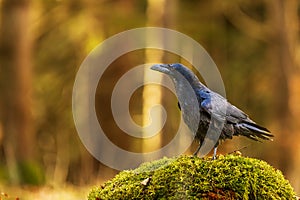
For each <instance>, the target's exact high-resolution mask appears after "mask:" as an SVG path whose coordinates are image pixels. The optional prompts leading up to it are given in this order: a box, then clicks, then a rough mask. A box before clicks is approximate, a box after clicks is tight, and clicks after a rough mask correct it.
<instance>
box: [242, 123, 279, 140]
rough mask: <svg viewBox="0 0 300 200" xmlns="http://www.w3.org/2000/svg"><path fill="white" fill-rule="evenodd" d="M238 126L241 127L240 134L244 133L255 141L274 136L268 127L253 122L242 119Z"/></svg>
mask: <svg viewBox="0 0 300 200" xmlns="http://www.w3.org/2000/svg"><path fill="white" fill-rule="evenodd" d="M239 128H241V131H240V134H241V135H244V136H246V137H248V138H250V139H252V140H255V141H259V139H263V140H272V137H274V136H273V135H272V133H271V132H270V131H269V130H268V129H266V128H264V127H262V126H259V125H257V124H255V123H253V122H248V121H244V122H242V123H241V124H239Z"/></svg>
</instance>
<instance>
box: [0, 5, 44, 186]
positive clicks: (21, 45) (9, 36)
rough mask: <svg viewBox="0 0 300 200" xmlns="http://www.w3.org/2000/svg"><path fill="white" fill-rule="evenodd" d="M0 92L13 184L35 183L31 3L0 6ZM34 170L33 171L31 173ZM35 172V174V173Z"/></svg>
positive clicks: (4, 142)
mask: <svg viewBox="0 0 300 200" xmlns="http://www.w3.org/2000/svg"><path fill="white" fill-rule="evenodd" d="M1 3H2V7H1V28H0V62H1V63H0V64H1V73H0V76H1V78H0V88H1V101H0V108H1V109H0V110H1V118H0V119H1V122H2V126H3V133H4V141H3V144H2V145H3V149H4V154H5V160H6V164H7V168H8V172H9V178H10V181H11V182H12V183H21V182H26V183H37V182H39V180H37V179H36V180H35V178H36V176H35V175H34V174H32V173H36V171H35V170H36V169H34V167H33V168H31V167H32V163H33V162H34V161H35V158H36V154H35V150H36V148H35V147H36V142H35V135H34V131H33V121H32V99H31V98H32V63H31V58H32V57H31V52H32V44H33V43H32V37H31V34H30V30H29V24H30V0H20V1H19V0H4V1H2V2H1ZM32 170H33V171H32ZM34 171H35V172H34Z"/></svg>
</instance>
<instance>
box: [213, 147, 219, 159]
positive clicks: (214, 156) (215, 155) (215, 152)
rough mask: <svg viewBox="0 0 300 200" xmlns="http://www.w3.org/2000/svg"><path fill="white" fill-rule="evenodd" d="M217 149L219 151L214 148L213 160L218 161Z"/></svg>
mask: <svg viewBox="0 0 300 200" xmlns="http://www.w3.org/2000/svg"><path fill="white" fill-rule="evenodd" d="M217 149H218V147H215V148H214V155H213V157H212V159H213V160H216V159H217Z"/></svg>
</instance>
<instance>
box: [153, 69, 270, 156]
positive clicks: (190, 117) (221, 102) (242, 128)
mask: <svg viewBox="0 0 300 200" xmlns="http://www.w3.org/2000/svg"><path fill="white" fill-rule="evenodd" d="M151 69H152V70H155V71H159V72H162V73H164V74H167V75H168V76H169V77H170V78H171V79H172V82H173V83H174V86H175V90H176V94H177V98H178V106H179V108H180V110H181V111H182V116H183V120H184V122H185V123H186V124H187V126H188V127H189V129H190V130H191V131H192V132H193V134H194V136H195V138H196V139H198V140H199V147H198V149H197V150H196V152H195V153H194V155H197V154H198V152H199V150H200V148H201V146H202V145H203V143H204V142H205V137H206V136H207V137H208V139H210V140H211V141H213V147H214V155H213V159H215V158H216V151H217V147H218V145H219V142H220V141H222V140H225V139H232V137H233V136H239V135H241V136H246V137H248V138H250V139H252V140H255V141H260V139H263V140H272V139H271V137H273V135H272V134H271V132H270V131H269V130H268V129H266V128H264V127H262V126H260V125H258V124H256V123H255V122H254V121H252V120H251V119H250V118H249V117H248V115H247V114H245V113H244V112H243V111H241V110H240V109H238V108H237V107H235V106H234V105H232V104H230V103H229V102H228V101H227V100H226V99H225V98H224V97H222V96H221V95H219V94H218V93H216V92H213V91H212V90H210V89H209V88H207V87H206V86H205V85H203V84H202V83H201V82H200V81H199V79H198V78H197V76H196V75H195V74H194V73H193V72H192V71H191V70H190V69H188V68H187V67H185V66H184V65H182V64H179V63H175V64H156V65H153V66H152V67H151ZM209 130H210V131H211V133H210V134H208V132H209ZM210 149H211V148H210Z"/></svg>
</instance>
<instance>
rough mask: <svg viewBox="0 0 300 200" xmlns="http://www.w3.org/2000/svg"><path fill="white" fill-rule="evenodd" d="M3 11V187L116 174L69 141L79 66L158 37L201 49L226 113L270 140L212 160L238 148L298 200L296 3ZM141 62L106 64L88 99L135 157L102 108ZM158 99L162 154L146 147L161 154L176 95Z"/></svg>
mask: <svg viewBox="0 0 300 200" xmlns="http://www.w3.org/2000/svg"><path fill="white" fill-rule="evenodd" d="M0 3H1V4H0V10H1V11H0V186H1V185H15V186H16V185H17V186H18V185H32V184H33V185H65V184H71V185H76V186H84V185H92V184H95V183H100V182H103V181H105V180H107V179H109V178H111V177H113V176H114V175H115V174H116V173H117V171H115V170H113V169H110V168H109V167H107V166H105V165H103V164H101V163H100V162H99V161H97V160H95V159H94V158H93V157H92V156H91V155H90V154H89V153H88V152H87V150H86V149H85V147H84V146H83V145H82V143H81V141H80V139H79V137H78V135H77V132H76V130H75V126H74V122H73V118H72V87H73V83H74V79H75V75H76V72H77V70H78V68H79V66H80V64H81V63H82V61H83V60H84V58H85V57H86V56H87V55H88V53H89V52H90V51H91V50H92V49H93V48H95V47H96V46H97V45H98V44H99V43H100V42H102V41H103V40H105V39H107V38H109V37H110V36H113V35H114V34H117V33H119V32H122V31H125V30H128V29H132V28H137V27H145V26H158V27H166V28H171V29H174V30H177V31H180V32H182V33H184V34H186V35H188V36H190V37H191V38H193V39H195V40H196V41H198V42H199V43H200V44H201V45H203V47H204V48H205V49H206V50H207V51H208V52H209V54H210V55H211V57H212V58H213V59H214V61H215V62H216V64H217V66H218V68H219V70H220V72H221V75H222V78H223V80H224V84H225V88H226V95H227V98H228V99H229V101H230V102H231V103H233V104H235V105H237V106H238V107H240V108H241V109H243V110H244V111H245V112H247V113H248V114H249V115H250V117H251V118H253V119H254V120H255V121H257V122H258V123H259V124H262V125H264V126H266V127H268V128H269V129H270V130H271V131H272V132H273V133H274V135H275V139H274V141H273V142H265V143H253V142H251V141H249V140H247V139H242V138H237V139H234V140H233V141H228V142H225V144H224V145H222V146H221V147H220V151H219V153H229V152H231V151H234V150H237V149H240V148H243V147H244V146H247V148H245V149H243V150H241V151H242V153H243V154H244V155H246V156H252V157H257V158H260V159H264V160H266V161H267V162H269V163H270V164H272V165H273V166H274V167H276V168H278V169H280V170H282V171H283V173H284V175H285V176H286V177H287V178H288V179H289V180H290V182H291V183H292V185H293V187H294V188H295V190H296V192H297V193H298V194H299V193H300V178H299V177H300V176H299V174H300V167H299V166H300V143H299V140H300V121H299V119H300V75H299V70H300V69H299V66H300V46H299V33H300V32H299V22H300V16H299V5H300V2H299V1H297V0H288V1H285V0H273V1H267V0H254V1H253V0H233V1H222V0H210V1H209V0H199V1H197V0H185V1H180V0H131V1H130V0H128V1H122V0H116V1H112V0H42V1H41V0H0ZM116 48H118V47H116ZM145 53H146V51H143V50H139V51H134V52H131V53H128V54H126V55H123V56H121V57H120V58H118V59H117V60H116V61H115V62H114V63H112V64H111V65H110V67H109V68H108V69H107V70H106V71H105V74H104V75H103V77H102V78H101V80H100V82H99V87H100V85H101V91H100V90H99V91H98V92H97V95H96V102H97V103H96V108H97V111H98V119H99V122H100V124H101V125H103V127H104V129H105V130H109V133H111V135H110V136H109V138H110V139H111V140H112V141H113V142H114V143H115V144H117V145H118V146H120V147H122V148H124V149H129V150H134V151H138V150H140V149H139V148H136V145H141V144H144V143H145V141H136V140H135V139H132V138H130V137H129V136H127V135H126V134H124V133H122V131H121V130H120V129H119V128H118V127H117V125H116V123H115V122H114V119H113V117H112V114H111V110H110V106H107V105H110V97H111V93H112V90H113V87H114V85H115V84H116V82H117V80H118V79H119V78H120V77H121V76H122V75H123V74H124V73H126V71H128V70H129V69H131V68H132V67H134V66H136V65H139V64H143V63H145V62H146V61H145V60H146V55H145ZM159 53H163V54H164V59H165V61H168V62H173V61H174V62H178V61H180V58H179V57H178V56H177V57H176V55H168V54H170V53H166V52H155V50H153V54H159ZM150 62H156V60H154V61H152V60H151V61H150ZM132 81H134V80H132ZM143 89H144V88H139V89H138V90H137V91H136V92H135V93H134V95H133V97H132V100H131V103H130V109H131V114H132V117H133V118H134V120H135V121H136V122H137V123H141V122H142V116H143V111H142V107H143V101H142V99H143ZM157 89H158V90H159V88H157ZM162 95H163V101H162V104H163V105H164V106H165V108H166V110H167V112H168V114H169V115H168V120H167V124H166V127H164V129H163V133H162V134H159V135H158V136H157V137H155V138H156V139H159V141H160V142H155V139H154V141H151V143H150V146H151V144H159V145H165V144H166V143H168V141H169V140H170V138H172V133H174V132H175V131H176V128H177V127H176V126H177V125H176V124H178V122H179V120H180V113H179V110H178V108H177V101H176V97H175V96H174V94H172V93H170V92H169V91H167V90H165V89H164V90H163V93H162ZM107 132H108V131H107ZM148 145H149V144H148ZM155 148H159V147H157V146H156V147H155ZM142 149H143V148H142ZM193 150H194V147H191V150H190V151H191V152H192V151H193ZM187 153H189V152H187Z"/></svg>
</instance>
